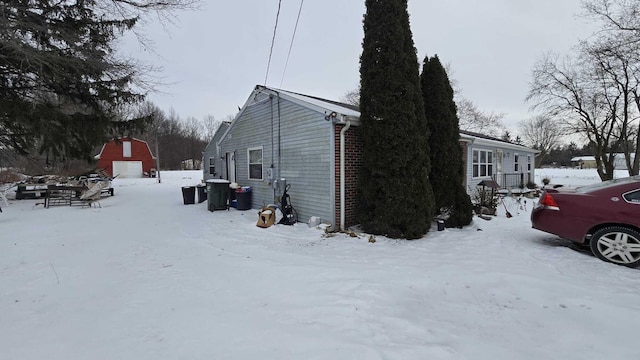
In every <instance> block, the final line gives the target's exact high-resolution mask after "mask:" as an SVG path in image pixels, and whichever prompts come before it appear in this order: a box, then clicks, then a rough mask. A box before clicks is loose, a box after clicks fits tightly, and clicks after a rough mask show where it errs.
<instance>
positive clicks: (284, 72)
mask: <svg viewBox="0 0 640 360" xmlns="http://www.w3.org/2000/svg"><path fill="white" fill-rule="evenodd" d="M302 4H304V0H300V9H298V17H297V18H296V26H295V27H294V28H293V35H292V36H291V44H289V53H287V61H286V62H285V63H284V70H283V71H282V79H281V80H280V88H282V83H283V82H284V75H285V74H286V73H287V65H289V57H290V56H291V48H293V40H294V39H295V38H296V31H297V30H298V21H300V13H301V12H302Z"/></svg>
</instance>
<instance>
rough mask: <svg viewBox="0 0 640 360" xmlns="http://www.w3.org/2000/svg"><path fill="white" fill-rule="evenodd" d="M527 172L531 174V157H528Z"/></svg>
mask: <svg viewBox="0 0 640 360" xmlns="http://www.w3.org/2000/svg"><path fill="white" fill-rule="evenodd" d="M527 172H531V155H527Z"/></svg>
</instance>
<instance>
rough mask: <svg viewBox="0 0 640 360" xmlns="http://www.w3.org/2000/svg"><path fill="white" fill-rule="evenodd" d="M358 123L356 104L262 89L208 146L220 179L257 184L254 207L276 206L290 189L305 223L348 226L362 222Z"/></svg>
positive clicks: (241, 184) (253, 192) (254, 191)
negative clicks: (357, 194)
mask: <svg viewBox="0 0 640 360" xmlns="http://www.w3.org/2000/svg"><path fill="white" fill-rule="evenodd" d="M359 119H360V113H359V112H358V111H357V109H356V108H355V107H353V106H350V105H347V104H342V103H338V102H334V101H330V100H325V99H320V98H317V97H313V96H308V95H302V94H298V93H294V92H289V91H285V90H279V89H273V88H269V87H265V86H260V85H258V86H256V87H255V88H254V90H253V92H252V93H251V95H250V96H249V98H248V99H247V101H246V103H245V104H244V106H243V107H242V109H241V110H240V112H239V113H238V115H237V116H236V118H235V119H234V120H233V122H232V123H231V124H230V126H229V127H228V129H227V130H226V131H225V133H224V134H223V135H222V136H221V138H220V140H218V141H217V143H216V141H215V140H214V141H212V143H216V144H213V145H212V144H209V146H208V148H209V147H212V146H217V150H218V152H217V154H216V155H215V159H216V160H215V161H216V170H215V171H216V173H217V175H219V176H221V177H222V178H223V179H227V180H229V181H230V182H232V183H233V182H235V183H238V185H240V186H250V187H251V191H252V208H254V209H257V208H259V207H261V206H265V205H268V204H274V203H275V204H278V202H279V198H280V196H281V195H282V192H283V190H284V188H285V185H286V184H289V185H291V187H290V189H289V191H288V194H289V195H290V196H291V203H292V205H293V207H294V208H295V210H296V212H297V214H298V220H299V221H302V222H307V221H308V220H309V218H310V217H312V216H315V217H318V218H320V219H321V221H323V222H326V223H330V224H333V225H334V226H336V227H338V226H340V227H341V228H344V227H346V226H350V225H353V224H355V221H356V220H355V212H354V210H355V192H356V182H357V179H356V176H357V168H358V166H359V164H360V162H359V159H360V154H361V152H360V150H359V149H360V148H361V147H360V145H359V144H360V143H359V137H358V133H357V130H358V124H359ZM218 160H219V161H220V165H218V162H217V161H218ZM205 161H207V160H205ZM219 176H216V177H219Z"/></svg>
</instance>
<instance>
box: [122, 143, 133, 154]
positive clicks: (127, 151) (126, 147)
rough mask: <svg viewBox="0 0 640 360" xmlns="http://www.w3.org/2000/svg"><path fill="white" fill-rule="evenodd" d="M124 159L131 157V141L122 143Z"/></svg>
mask: <svg viewBox="0 0 640 360" xmlns="http://www.w3.org/2000/svg"><path fill="white" fill-rule="evenodd" d="M122 157H126V158H130V157H131V141H123V142H122Z"/></svg>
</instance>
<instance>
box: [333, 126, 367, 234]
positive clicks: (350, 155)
mask: <svg viewBox="0 0 640 360" xmlns="http://www.w3.org/2000/svg"><path fill="white" fill-rule="evenodd" d="M343 127H344V125H341V124H336V125H335V126H334V132H335V139H336V142H335V143H336V148H335V164H336V168H335V174H336V179H335V184H336V189H335V193H336V199H335V202H336V205H335V208H336V216H335V218H336V224H335V225H336V227H339V226H340V130H342V128H343ZM361 164H362V140H361V139H360V134H359V132H358V127H355V126H351V127H350V128H349V130H347V132H346V134H345V166H344V168H345V222H344V225H345V227H349V226H352V225H356V224H357V221H356V211H355V210H356V187H357V185H358V170H359V168H360V165H361Z"/></svg>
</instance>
